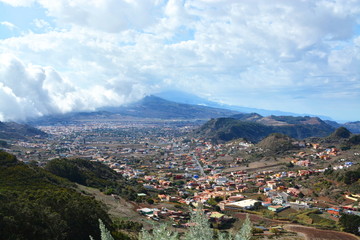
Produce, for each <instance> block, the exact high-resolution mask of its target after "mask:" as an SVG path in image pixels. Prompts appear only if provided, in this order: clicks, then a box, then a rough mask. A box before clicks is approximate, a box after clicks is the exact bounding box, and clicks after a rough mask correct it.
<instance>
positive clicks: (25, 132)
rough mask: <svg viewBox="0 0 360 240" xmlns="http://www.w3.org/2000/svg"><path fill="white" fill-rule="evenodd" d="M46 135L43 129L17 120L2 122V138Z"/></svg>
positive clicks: (0, 127) (0, 135)
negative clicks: (16, 121)
mask: <svg viewBox="0 0 360 240" xmlns="http://www.w3.org/2000/svg"><path fill="white" fill-rule="evenodd" d="M46 135H47V134H46V133H44V132H43V131H41V130H39V129H37V128H34V127H31V126H29V125H25V124H19V123H15V122H0V139H9V140H10V139H25V138H27V137H35V136H41V137H44V136H46Z"/></svg>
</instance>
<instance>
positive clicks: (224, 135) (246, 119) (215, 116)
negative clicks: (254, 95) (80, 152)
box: [0, 93, 360, 141]
mask: <svg viewBox="0 0 360 240" xmlns="http://www.w3.org/2000/svg"><path fill="white" fill-rule="evenodd" d="M176 97H178V99H179V101H181V99H180V97H181V96H180V95H179V94H178V95H176V94H175V93H174V96H173V98H176ZM182 98H183V100H184V99H189V101H188V102H189V103H178V102H174V101H169V100H165V99H163V98H160V97H158V96H147V97H145V98H143V99H142V100H140V101H138V102H135V103H131V104H128V105H126V106H119V107H104V108H100V109H98V110H97V111H94V112H73V113H68V114H62V115H51V116H44V117H41V118H38V119H32V120H30V121H28V123H29V124H30V125H35V126H36V125H45V124H68V123H72V122H77V121H81V120H97V119H124V118H126V117H128V118H129V119H130V120H131V119H133V118H138V119H143V118H148V119H168V120H169V119H171V120H173V119H177V120H202V121H204V122H206V121H208V120H210V119H211V120H210V121H209V122H207V123H206V124H205V125H204V126H203V127H202V128H200V129H199V131H198V135H199V136H200V135H203V136H208V137H213V138H214V139H218V140H225V141H226V140H231V139H234V138H247V139H248V140H251V141H259V140H261V139H262V138H264V137H266V136H267V135H269V134H271V133H273V132H278V133H283V134H286V135H288V136H290V137H293V138H297V139H301V138H307V137H313V136H318V137H323V136H327V135H329V134H330V133H331V132H332V131H334V129H336V128H338V127H341V126H343V127H346V128H347V129H349V130H350V131H351V132H352V133H360V122H349V123H344V124H340V123H337V122H334V121H330V120H322V119H321V118H319V117H312V116H305V117H304V116H285V115H284V116H275V115H270V116H265V117H264V116H262V115H260V114H259V113H240V112H239V111H234V110H229V109H224V108H216V107H209V106H204V105H206V104H207V103H209V102H204V105H199V104H193V103H194V102H199V101H200V99H201V98H196V97H193V96H192V95H190V96H188V95H185V96H183V97H182ZM190 103H191V104H190ZM213 106H214V105H213ZM218 106H220V105H219V104H218ZM252 110H253V109H252ZM266 111H267V110H266ZM44 134H45V133H43V132H41V131H40V130H38V129H35V128H32V127H30V126H28V125H21V124H16V123H0V139H10V138H13V139H23V138H26V136H35V135H41V136H44Z"/></svg>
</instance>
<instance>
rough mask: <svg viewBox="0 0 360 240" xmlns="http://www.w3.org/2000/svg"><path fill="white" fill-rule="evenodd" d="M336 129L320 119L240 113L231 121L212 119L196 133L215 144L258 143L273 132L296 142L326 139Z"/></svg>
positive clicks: (227, 119)
mask: <svg viewBox="0 0 360 240" xmlns="http://www.w3.org/2000/svg"><path fill="white" fill-rule="evenodd" d="M333 131H334V128H333V127H332V126H330V125H328V124H326V123H325V122H324V121H322V120H321V119H320V118H316V117H291V116H269V117H262V116H261V115H259V114H237V115H234V116H232V117H231V118H218V119H211V120H210V121H208V122H207V123H205V124H204V125H203V126H202V127H200V128H199V129H198V130H196V131H195V135H197V136H203V137H205V138H210V139H213V140H216V141H229V140H232V139H236V138H245V139H247V140H249V141H252V142H258V141H260V140H261V139H263V138H264V137H266V136H268V135H269V134H271V133H282V134H285V135H288V136H290V137H292V138H296V139H304V138H308V137H325V136H328V135H329V134H331V133H332V132H333Z"/></svg>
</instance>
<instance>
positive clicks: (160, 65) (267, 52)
mask: <svg viewBox="0 0 360 240" xmlns="http://www.w3.org/2000/svg"><path fill="white" fill-rule="evenodd" d="M0 1H2V2H4V3H3V4H6V6H9V5H12V6H13V7H14V8H16V7H19V6H26V7H28V8H29V11H31V8H33V7H38V8H42V9H44V11H45V12H46V14H47V16H48V18H47V19H38V18H35V19H34V20H33V26H34V29H22V30H23V31H22V32H21V33H20V34H17V35H14V36H13V37H10V38H3V39H1V40H0V52H3V53H6V54H5V55H4V56H3V57H2V58H1V61H2V65H1V67H0V120H9V119H10V120H11V119H26V118H28V117H33V116H40V115H47V114H52V113H61V112H69V111H80V110H92V109H95V108H97V107H100V106H106V105H112V106H116V105H120V104H123V103H126V102H130V101H134V100H136V99H140V98H141V97H143V96H144V95H146V94H150V93H153V92H156V91H161V90H166V89H180V90H185V91H187V92H190V93H194V94H197V95H199V96H202V97H207V98H209V99H211V100H217V101H221V102H224V103H229V104H234V105H241V106H247V107H257V108H266V109H279V110H284V111H293V112H298V113H311V114H321V115H328V116H331V117H333V118H335V119H340V120H341V119H348V120H360V112H354V110H353V109H356V108H357V109H360V67H359V66H360V50H359V49H360V35H359V33H360V25H359V24H360V1H358V0H342V1H341V0H337V1H325V0H317V1H302V0H294V1H280V0H272V1H268V0H251V1H250V0H244V1H235V0H186V1H185V0H184V1H180V0H169V1H163V0H153V1H151V0H149V1H131V0H126V1H125V0H124V1H120V0H101V1H96V0H88V1H84V0H72V1H70V0H59V1H50V0H33V1H24V0H20V1H7V0H6V1H4V0H0ZM0 20H1V19H0ZM3 22H6V23H8V24H7V25H8V26H10V25H9V24H12V23H11V22H9V21H5V20H4V21H3ZM16 26H17V27H21V26H19V25H18V24H16Z"/></svg>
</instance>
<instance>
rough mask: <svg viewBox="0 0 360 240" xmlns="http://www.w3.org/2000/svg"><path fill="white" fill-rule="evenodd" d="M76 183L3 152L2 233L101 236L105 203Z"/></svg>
mask: <svg viewBox="0 0 360 240" xmlns="http://www.w3.org/2000/svg"><path fill="white" fill-rule="evenodd" d="M73 186H74V184H73V183H71V182H69V181H67V180H65V179H63V178H60V177H57V176H55V175H53V174H51V173H49V172H47V171H45V170H43V169H41V168H39V167H37V166H32V165H25V164H23V163H21V162H19V161H18V160H17V159H16V157H15V156H13V155H11V154H8V153H6V152H2V151H0V236H1V239H2V240H7V239H9V240H10V239H11V240H13V239H19V240H21V239H40V240H41V239H44V240H45V239H46V240H48V239H74V240H75V239H77V240H79V239H84V240H85V239H87V240H88V239H89V235H92V236H94V237H95V239H99V236H100V232H99V228H98V219H102V220H103V221H104V222H105V223H106V225H108V226H109V224H110V223H111V220H110V218H109V216H108V214H107V213H106V211H105V208H104V206H103V205H102V204H100V203H99V202H97V201H95V200H94V199H93V198H92V197H88V196H84V195H82V194H80V193H78V192H77V191H75V190H74V189H73Z"/></svg>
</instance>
